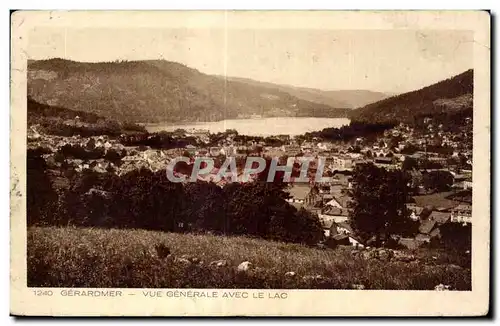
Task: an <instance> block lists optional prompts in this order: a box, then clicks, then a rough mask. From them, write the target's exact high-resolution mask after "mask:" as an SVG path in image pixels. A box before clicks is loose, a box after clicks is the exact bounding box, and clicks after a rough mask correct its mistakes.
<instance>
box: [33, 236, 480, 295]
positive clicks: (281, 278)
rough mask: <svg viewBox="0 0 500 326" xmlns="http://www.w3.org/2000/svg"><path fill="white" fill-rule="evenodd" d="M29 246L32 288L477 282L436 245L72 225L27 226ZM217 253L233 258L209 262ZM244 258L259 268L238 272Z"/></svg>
mask: <svg viewBox="0 0 500 326" xmlns="http://www.w3.org/2000/svg"><path fill="white" fill-rule="evenodd" d="M27 245H28V256H27V257H28V259H27V264H28V266H27V267H28V286H30V287H102V288H106V287H122V288H146V287H147V288H261V289H265V288H267V289H271V288H274V289H278V288H279V289H292V288H303V289H308V288H309V289H313V288H323V289H351V288H354V287H356V285H363V287H364V288H365V289H398V290H407V289H413V290H433V289H434V287H435V286H436V285H438V284H446V285H450V287H451V289H453V290H470V289H471V272H470V266H466V265H464V264H461V261H460V257H458V258H457V257H451V256H449V255H447V254H446V253H443V252H440V251H432V250H431V249H426V250H425V251H422V250H420V251H416V252H413V254H414V255H415V256H416V257H418V262H410V263H406V262H401V261H390V262H387V261H381V260H378V259H365V258H363V257H362V256H361V255H353V249H352V248H348V247H339V248H337V249H316V248H311V247H306V246H302V245H298V244H290V243H281V242H272V241H265V240H261V239H252V238H247V237H220V236H214V235H195V234H179V233H163V232H156V231H146V230H130V229H128V230H125V229H93V228H73V227H66V228H56V227H46V228H44V227H32V228H28V242H27ZM158 245H164V246H166V247H168V248H169V249H170V251H171V253H172V255H170V256H169V257H162V256H161V255H159V253H158V251H157V250H156V248H155V247H157V246H158ZM173 257H178V258H177V259H176V258H173ZM179 257H183V258H181V259H179ZM193 258H194V259H193ZM187 260H190V261H193V262H188V261H187ZM218 260H226V262H227V265H225V266H214V264H210V263H211V262H214V261H218ZM243 261H250V262H251V263H252V264H253V267H254V268H252V269H251V270H250V271H248V272H238V271H237V266H238V265H239V264H240V263H241V262H243ZM459 265H462V266H459ZM287 272H294V273H295V275H285V273H287Z"/></svg>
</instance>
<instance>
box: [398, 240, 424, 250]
mask: <svg viewBox="0 0 500 326" xmlns="http://www.w3.org/2000/svg"><path fill="white" fill-rule="evenodd" d="M426 242H427V241H422V240H418V239H416V238H401V239H399V244H400V245H402V246H403V247H405V248H407V249H410V250H415V249H417V248H419V247H420V246H422V245H423V244H424V243H426Z"/></svg>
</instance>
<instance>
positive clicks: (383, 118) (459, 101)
mask: <svg viewBox="0 0 500 326" xmlns="http://www.w3.org/2000/svg"><path fill="white" fill-rule="evenodd" d="M473 90H474V73H473V70H472V69H470V70H467V71H465V72H463V73H461V74H459V75H457V76H454V77H451V78H448V79H446V80H443V81H440V82H438V83H436V84H433V85H430V86H427V87H424V88H422V89H419V90H416V91H412V92H408V93H404V94H400V95H397V96H393V97H390V98H387V99H384V100H381V101H378V102H376V103H372V104H368V105H366V106H365V107H363V108H360V109H357V110H354V111H352V112H351V114H350V118H351V119H352V120H355V121H360V122H363V121H364V122H388V121H395V122H399V121H410V120H414V119H415V118H417V117H421V116H433V115H438V114H442V113H459V112H461V111H465V110H472V106H473ZM471 112H472V111H471Z"/></svg>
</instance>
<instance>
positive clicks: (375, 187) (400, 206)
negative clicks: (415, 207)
mask: <svg viewBox="0 0 500 326" xmlns="http://www.w3.org/2000/svg"><path fill="white" fill-rule="evenodd" d="M407 183H408V180H407V177H406V176H405V174H404V173H403V172H402V171H387V170H385V169H384V168H378V167H376V166H375V165H373V164H372V163H369V164H361V165H357V166H356V167H355V169H354V175H353V188H352V189H351V190H350V191H349V192H350V195H351V196H352V201H351V203H350V206H351V208H352V227H353V228H354V229H355V230H356V231H357V233H358V234H359V235H360V236H361V237H362V238H364V239H369V238H371V237H375V238H376V243H375V245H380V244H381V242H382V239H383V238H386V239H387V238H388V237H389V236H390V235H391V234H402V233H405V228H406V227H407V226H408V224H409V223H410V222H411V220H410V219H409V218H408V211H407V209H406V205H405V203H406V201H407V197H408V195H407Z"/></svg>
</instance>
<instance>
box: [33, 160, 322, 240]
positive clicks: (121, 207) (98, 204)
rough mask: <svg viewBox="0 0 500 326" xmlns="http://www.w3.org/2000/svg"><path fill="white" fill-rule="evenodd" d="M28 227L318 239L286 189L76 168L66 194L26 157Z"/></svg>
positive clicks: (313, 223) (314, 225)
mask: <svg viewBox="0 0 500 326" xmlns="http://www.w3.org/2000/svg"><path fill="white" fill-rule="evenodd" d="M27 163H28V170H27V178H28V180H27V196H28V206H27V217H28V226H33V225H56V226H66V225H75V226H86V227H104V228H106V227H109V228H141V229H148V230H162V231H166V232H211V233H215V234H221V235H247V236H255V237H261V238H265V239H271V240H277V241H285V242H295V243H303V244H309V245H314V244H316V243H318V242H319V241H320V240H321V239H322V238H323V230H322V226H321V224H320V222H319V219H318V217H317V215H313V214H311V213H310V212H308V211H306V210H304V209H300V210H297V209H296V208H295V207H293V206H291V205H290V204H289V203H288V202H286V199H287V198H288V196H289V194H288V192H287V190H286V184H284V183H280V182H275V183H267V182H262V181H255V182H250V183H243V184H240V183H231V184H228V185H227V186H225V187H222V188H221V187H218V186H217V185H215V184H213V183H205V182H197V183H188V184H186V185H183V184H179V183H172V182H170V181H169V180H168V179H167V175H166V173H165V171H159V172H152V171H150V170H148V169H137V170H134V171H131V172H129V173H126V174H124V175H121V176H118V175H116V174H114V173H96V172H93V171H90V170H88V171H84V172H82V173H78V174H76V175H74V177H73V179H72V180H71V181H70V186H69V188H68V189H58V190H57V191H56V190H55V189H54V187H53V184H52V180H51V179H50V178H49V176H48V171H47V165H46V163H45V161H44V160H43V158H42V157H40V156H39V155H38V153H35V152H32V151H29V152H28V162H27Z"/></svg>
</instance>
